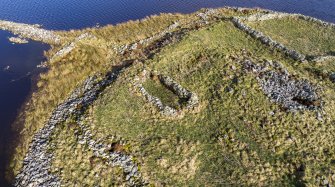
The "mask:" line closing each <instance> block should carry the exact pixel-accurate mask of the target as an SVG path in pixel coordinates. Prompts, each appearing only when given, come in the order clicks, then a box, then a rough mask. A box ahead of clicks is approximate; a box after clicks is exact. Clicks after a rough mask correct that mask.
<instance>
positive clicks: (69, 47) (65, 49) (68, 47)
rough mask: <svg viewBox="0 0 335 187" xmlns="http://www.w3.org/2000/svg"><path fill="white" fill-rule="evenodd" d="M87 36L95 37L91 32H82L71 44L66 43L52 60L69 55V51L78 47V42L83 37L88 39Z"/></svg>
mask: <svg viewBox="0 0 335 187" xmlns="http://www.w3.org/2000/svg"><path fill="white" fill-rule="evenodd" d="M86 38H94V36H93V35H91V34H89V33H84V34H81V35H80V36H78V37H77V38H75V39H74V41H73V42H71V43H70V44H69V45H66V46H64V47H63V48H62V49H61V50H59V51H57V52H56V53H55V54H54V55H53V56H52V57H51V59H50V61H54V60H55V59H57V58H62V57H64V56H65V55H67V54H68V53H70V52H71V51H72V50H73V49H74V48H75V47H76V44H77V43H78V42H80V41H81V40H83V39H86Z"/></svg>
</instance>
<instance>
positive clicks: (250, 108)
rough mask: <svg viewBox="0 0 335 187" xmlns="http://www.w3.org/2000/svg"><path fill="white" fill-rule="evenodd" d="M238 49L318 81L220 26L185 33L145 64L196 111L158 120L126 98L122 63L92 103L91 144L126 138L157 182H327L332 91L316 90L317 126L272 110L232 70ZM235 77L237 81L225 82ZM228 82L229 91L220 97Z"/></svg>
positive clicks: (247, 79) (251, 83) (252, 84)
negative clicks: (180, 90)
mask: <svg viewBox="0 0 335 187" xmlns="http://www.w3.org/2000/svg"><path fill="white" fill-rule="evenodd" d="M246 46H247V48H246ZM243 49H245V50H246V51H247V52H246V53H248V55H247V56H248V57H249V58H254V59H258V60H260V61H261V59H270V60H278V61H280V62H281V63H283V64H284V65H285V66H286V67H287V68H288V69H289V70H290V72H291V74H294V75H295V76H297V77H300V78H308V79H309V80H310V81H311V82H315V83H316V82H317V81H319V79H317V78H315V76H314V75H312V74H310V73H309V72H306V71H305V69H304V67H303V65H297V64H296V63H293V62H292V61H290V60H289V59H286V58H285V57H283V56H282V55H281V54H279V53H276V52H274V53H272V52H270V51H269V50H267V49H266V48H264V46H263V45H261V44H260V43H259V42H257V41H255V40H253V39H251V38H249V37H248V36H246V35H245V34H244V33H242V32H240V31H238V30H237V29H236V28H234V27H233V25H232V24H231V23H229V22H221V23H219V24H216V25H215V26H213V27H210V28H208V29H203V30H199V31H196V32H192V33H190V34H189V36H188V37H187V38H185V39H184V40H182V41H181V42H179V43H178V44H176V45H173V46H169V47H166V48H165V49H164V50H163V51H162V52H161V53H160V54H158V55H157V56H156V57H155V58H154V59H153V60H151V61H150V62H146V65H145V66H149V68H151V69H153V70H154V71H157V72H160V73H162V74H166V75H169V76H171V77H172V78H173V79H174V80H176V81H177V82H179V83H181V85H182V86H184V87H185V88H187V89H189V90H191V91H194V92H195V93H197V94H198V95H199V98H200V101H201V110H200V111H199V112H198V113H188V114H186V115H185V116H184V118H182V119H167V118H165V117H164V116H161V115H160V114H159V113H157V111H156V110H155V108H152V106H151V105H149V104H147V103H146V102H145V100H143V98H142V97H141V96H138V95H136V94H135V93H134V92H132V89H133V88H132V86H131V85H132V84H131V81H132V77H134V76H135V75H136V74H137V73H139V72H140V70H141V69H142V67H132V69H131V70H129V71H126V72H125V73H124V75H123V76H121V77H120V79H119V80H118V81H117V82H116V83H115V84H113V85H112V86H111V87H110V88H108V89H107V90H106V91H105V93H104V95H103V96H102V98H101V99H99V100H98V101H97V102H96V103H95V106H94V108H93V112H92V116H93V122H94V123H93V126H92V131H93V132H96V134H95V136H96V138H103V137H106V136H107V134H115V135H117V136H120V137H122V138H123V139H124V140H127V141H129V142H128V143H129V144H130V145H131V153H132V154H133V155H135V156H136V157H137V158H138V159H139V162H140V163H141V165H142V168H141V169H142V170H141V171H142V173H143V174H144V175H145V176H146V177H147V179H148V180H149V181H150V183H151V184H154V185H157V186H159V185H168V186H172V185H173V186H184V185H200V186H202V185H206V186H217V185H225V186H231V185H242V186H244V185H247V186H249V185H261V186H263V185H285V186H292V185H299V184H303V185H306V184H308V185H317V184H318V181H317V178H318V177H319V176H323V177H326V178H328V179H330V178H331V176H332V174H330V173H331V171H332V169H333V168H334V166H333V165H332V164H331V163H332V162H331V160H332V159H333V158H334V147H333V146H334V145H333V144H334V143H333V141H332V137H333V136H332V135H331V134H332V133H334V132H335V129H334V127H332V125H331V124H332V120H331V119H333V116H334V112H332V111H331V109H332V106H333V101H332V99H333V94H332V93H333V92H334V91H333V89H331V87H329V84H326V85H324V84H321V85H322V86H324V87H323V88H324V89H325V90H327V91H326V92H325V93H323V94H322V96H323V99H324V101H325V102H326V103H327V104H326V106H325V111H327V112H326V113H327V114H326V116H324V117H325V118H328V119H329V120H326V121H325V122H319V121H318V120H316V117H315V115H316V113H315V112H311V111H306V112H303V113H299V114H292V113H287V112H285V111H282V110H281V109H280V107H279V106H277V105H275V104H273V103H271V102H270V101H269V100H268V98H267V97H266V96H265V95H264V94H263V93H262V91H261V90H260V88H259V86H258V83H257V81H256V79H255V77H254V76H252V75H250V74H244V73H243V72H242V71H241V70H240V65H239V63H238V58H240V57H242V56H243V54H242V53H245V52H241V51H243ZM233 66H234V67H233ZM236 77H237V78H238V84H235V83H233V82H234V81H233V79H234V78H236ZM228 86H229V87H232V88H233V92H226V91H225V88H226V87H228ZM160 95H162V94H160ZM271 112H274V115H272V116H271V115H269V114H270V113H271ZM307 124H310V125H307ZM326 129H327V130H326ZM106 132H109V133H106ZM317 137H322V138H320V139H318V138H317ZM321 144H322V145H323V146H322V148H320V145H321ZM321 150H327V154H325V153H324V152H323V151H321ZM320 151H321V152H320ZM315 158H317V159H318V160H320V162H319V163H317V164H316V163H315V162H314V161H313V159H315ZM301 167H302V168H305V170H304V171H302V172H303V175H301V174H300V173H301V171H300V170H299V168H301ZM321 168H323V169H321ZM299 172H300V173H299ZM319 178H320V177H319Z"/></svg>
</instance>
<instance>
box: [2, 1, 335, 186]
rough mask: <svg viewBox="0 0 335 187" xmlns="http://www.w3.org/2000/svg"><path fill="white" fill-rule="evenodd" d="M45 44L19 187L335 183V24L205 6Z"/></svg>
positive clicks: (57, 36)
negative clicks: (192, 10)
mask: <svg viewBox="0 0 335 187" xmlns="http://www.w3.org/2000/svg"><path fill="white" fill-rule="evenodd" d="M0 29H3V30H8V31H10V32H13V33H14V34H16V35H18V36H19V39H22V41H25V39H31V40H36V41H41V42H44V43H47V44H50V45H51V49H50V50H49V51H47V52H46V53H45V55H46V57H47V58H48V61H47V62H45V64H44V65H45V66H46V67H47V68H48V71H47V72H44V73H42V74H40V76H39V80H38V82H37V87H38V89H37V91H36V92H34V93H33V94H32V96H31V98H30V100H29V101H28V102H27V103H26V104H25V106H24V109H25V110H24V111H23V112H22V113H21V114H20V116H19V118H22V119H24V124H23V126H22V128H21V138H20V141H19V143H18V145H17V148H16V150H15V153H14V155H13V158H12V162H11V163H10V166H9V169H8V176H9V178H12V180H13V184H14V185H15V186H22V187H23V186H24V187H25V186H296V185H298V186H299V185H301V186H332V185H334V184H335V141H334V139H335V126H334V123H335V121H334V120H335V110H334V107H335V98H334V96H335V58H334V55H335V25H334V24H332V23H327V22H324V21H321V20H318V19H315V18H312V17H308V16H304V15H300V14H287V13H280V12H274V11H269V10H262V9H247V8H230V7H226V8H221V9H203V10H200V11H198V12H195V13H192V14H161V15H158V16H151V17H148V18H145V19H143V20H136V21H129V22H126V23H121V24H118V25H107V26H104V27H93V28H87V29H83V30H71V31H49V30H45V29H43V28H41V27H40V26H38V25H27V24H21V23H13V22H9V21H0Z"/></svg>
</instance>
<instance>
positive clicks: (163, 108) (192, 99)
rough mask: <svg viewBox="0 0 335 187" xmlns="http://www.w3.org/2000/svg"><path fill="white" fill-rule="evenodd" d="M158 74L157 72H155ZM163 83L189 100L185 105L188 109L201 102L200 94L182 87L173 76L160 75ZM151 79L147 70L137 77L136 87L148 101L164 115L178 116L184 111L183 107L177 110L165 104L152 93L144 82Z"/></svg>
mask: <svg viewBox="0 0 335 187" xmlns="http://www.w3.org/2000/svg"><path fill="white" fill-rule="evenodd" d="M155 74H156V73H155ZM158 77H159V80H160V82H161V84H163V85H164V86H165V87H166V88H167V89H169V90H171V91H172V92H174V93H175V94H176V95H177V96H178V97H179V98H181V99H185V100H187V104H186V106H185V108H186V109H193V108H194V107H196V106H197V105H198V103H199V99H198V96H197V95H196V94H195V93H193V92H190V91H189V90H187V89H185V88H184V87H182V86H181V85H180V84H178V83H177V82H175V81H174V80H173V79H172V78H170V77H168V76H164V75H158ZM147 79H150V75H149V73H148V72H147V71H143V74H142V75H141V78H140V77H136V78H135V81H134V82H135V84H134V86H135V88H136V89H137V90H138V91H139V92H140V93H141V94H142V95H143V96H144V98H145V99H146V100H147V102H149V103H151V104H152V105H154V106H155V107H156V108H157V109H158V110H159V111H160V112H161V113H162V114H163V115H166V116H177V115H179V114H181V113H182V112H183V109H181V110H177V109H175V108H172V107H170V106H167V105H164V104H163V103H162V101H161V100H160V99H159V98H158V97H155V96H153V95H151V94H150V93H149V92H148V91H147V90H146V89H145V88H144V87H143V83H144V82H145V81H146V80H147Z"/></svg>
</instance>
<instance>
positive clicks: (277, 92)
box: [243, 60, 321, 111]
mask: <svg viewBox="0 0 335 187" xmlns="http://www.w3.org/2000/svg"><path fill="white" fill-rule="evenodd" d="M277 63H278V62H277ZM273 64H274V63H272V62H270V61H267V62H265V63H264V64H263V65H256V64H254V63H252V62H251V61H249V60H247V61H244V62H243V66H244V68H245V70H248V71H251V72H253V73H255V74H256V75H257V79H258V82H259V84H260V86H261V88H262V90H263V92H264V93H265V94H266V95H267V96H268V97H269V98H270V99H271V101H272V102H275V103H278V104H280V105H281V106H282V107H283V108H284V109H286V110H289V111H297V110H303V109H309V110H314V109H317V108H320V107H321V101H320V98H319V97H318V96H317V94H316V91H315V88H314V87H313V86H312V85H311V84H310V83H309V82H308V81H307V80H296V79H295V78H293V77H292V76H290V75H289V74H288V72H287V71H282V69H280V70H279V71H278V70H277V71H275V70H270V66H271V67H275V66H273Z"/></svg>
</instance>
